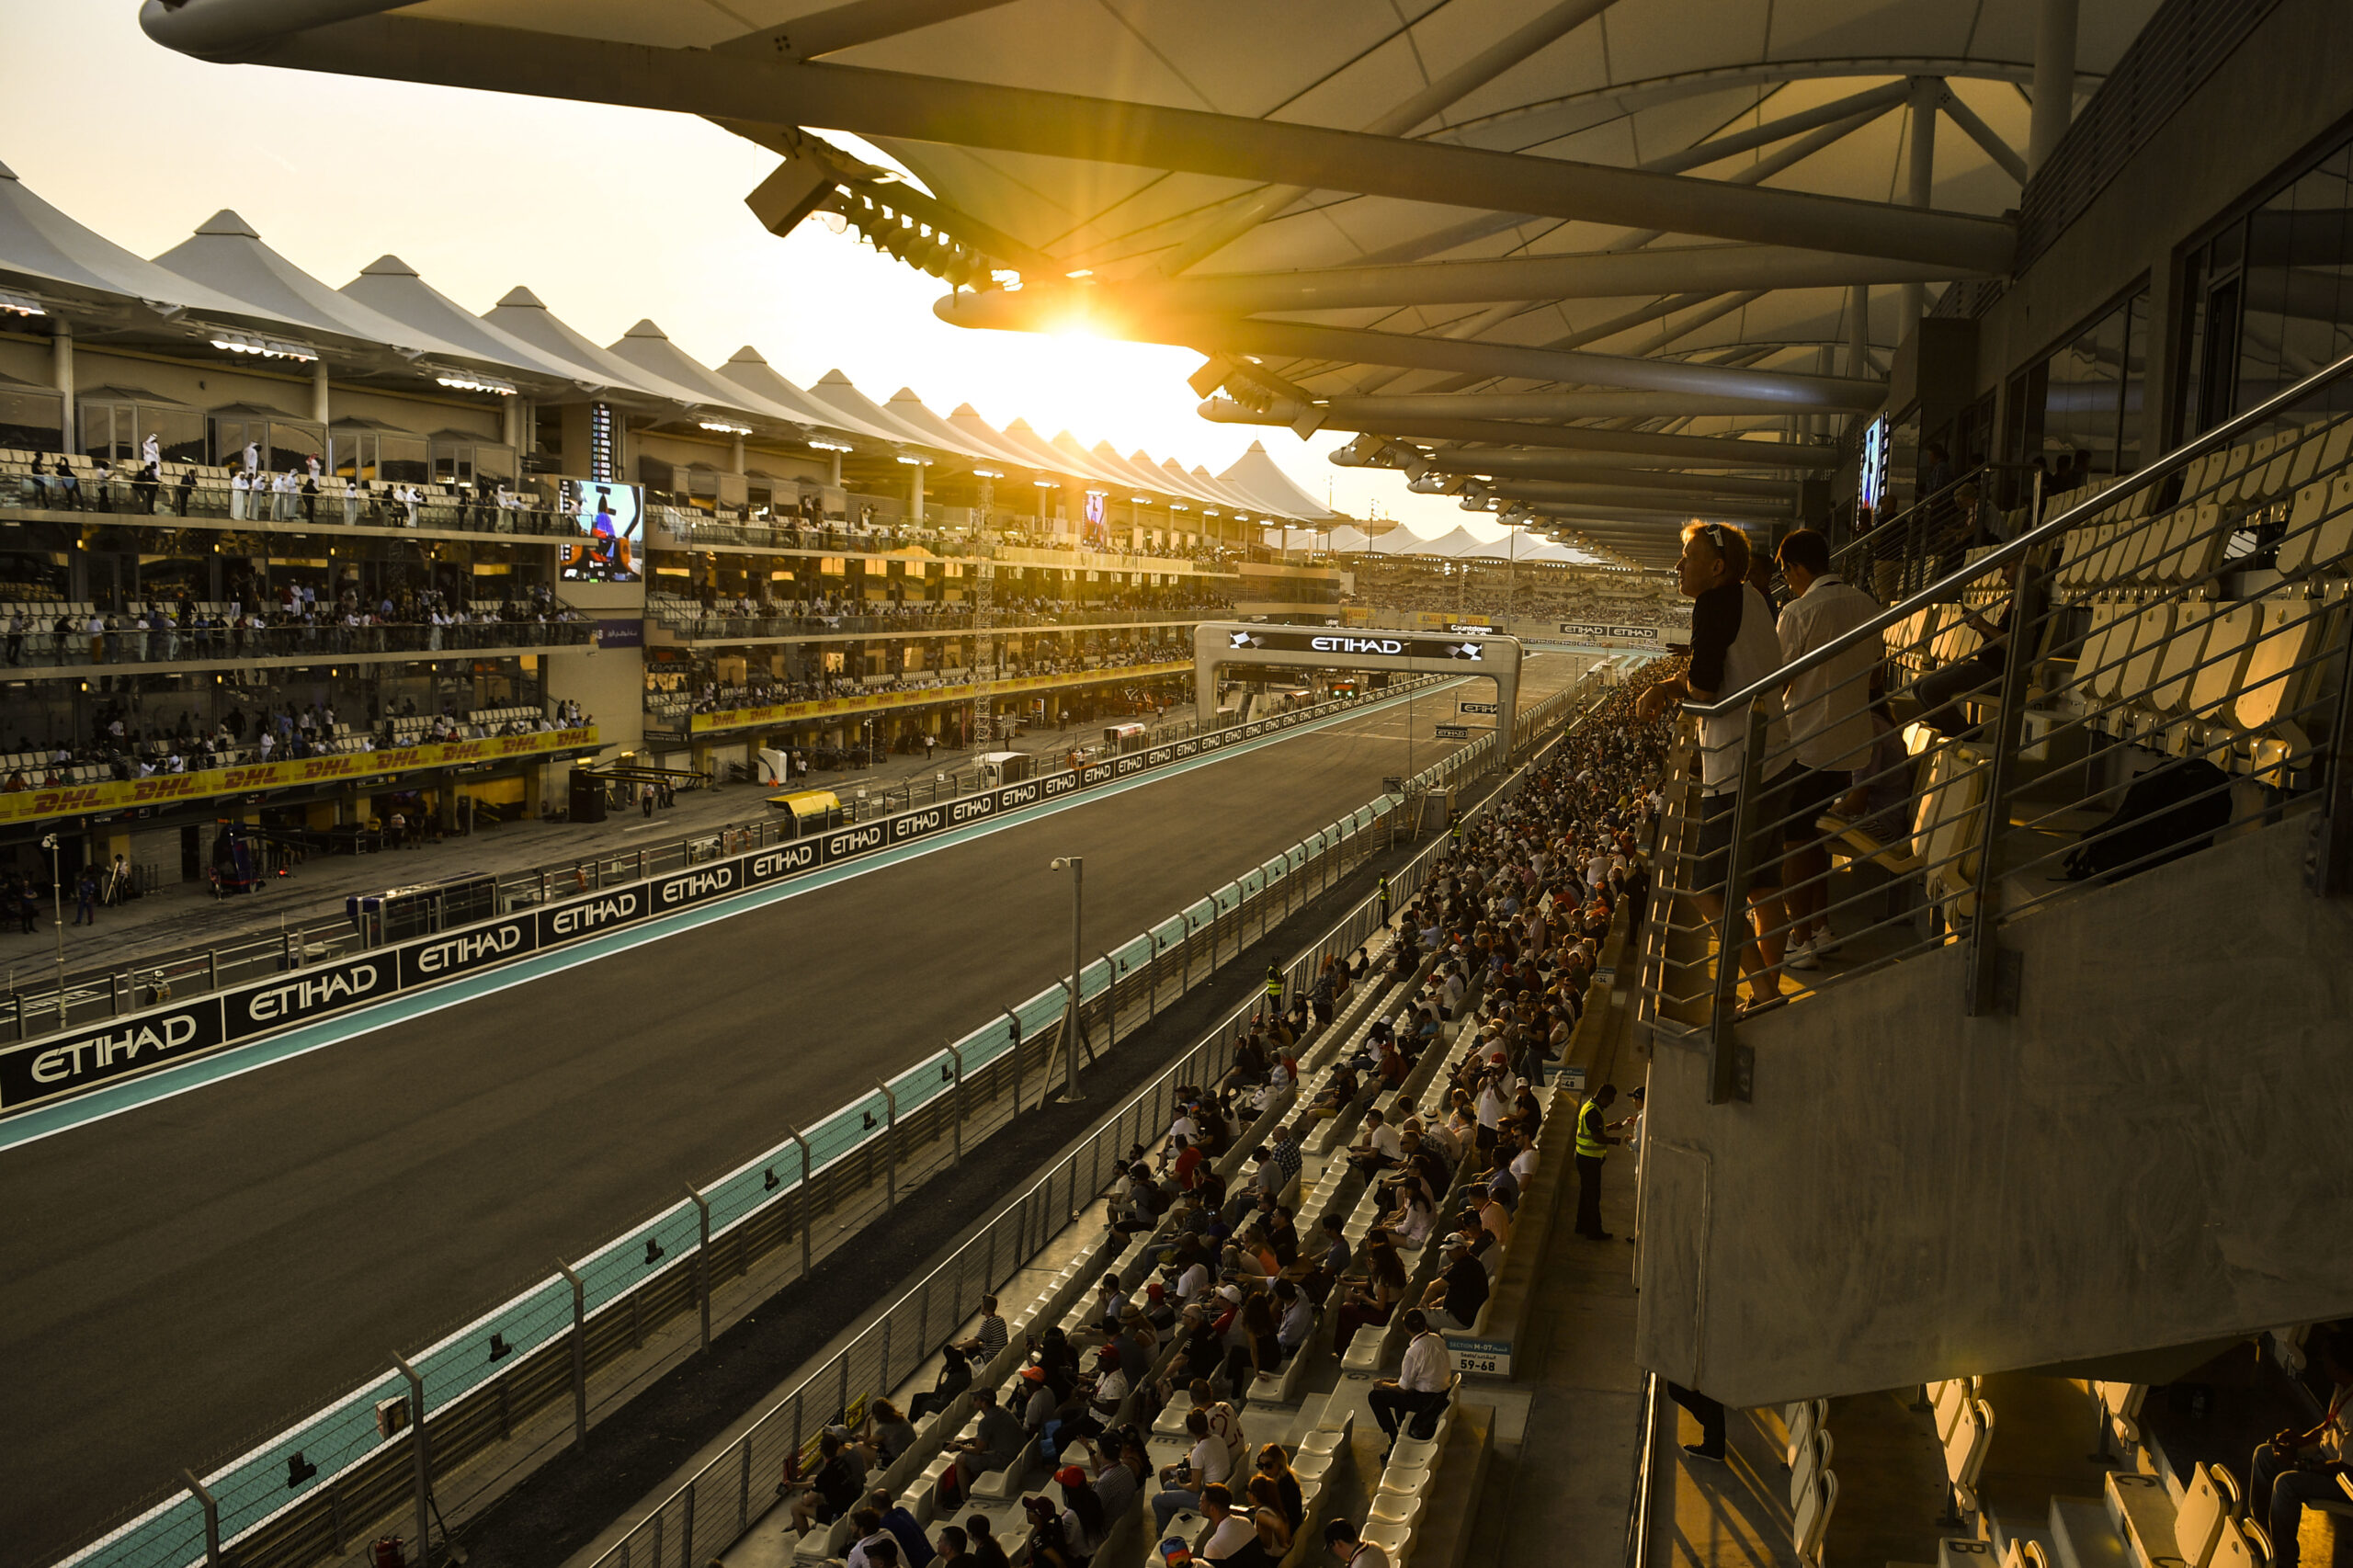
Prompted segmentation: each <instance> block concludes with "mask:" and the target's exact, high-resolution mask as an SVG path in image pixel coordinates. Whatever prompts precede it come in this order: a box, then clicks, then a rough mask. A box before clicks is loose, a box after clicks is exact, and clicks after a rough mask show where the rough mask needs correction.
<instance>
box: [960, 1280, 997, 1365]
mask: <svg viewBox="0 0 2353 1568" xmlns="http://www.w3.org/2000/svg"><path fill="white" fill-rule="evenodd" d="M1007 1338H1008V1336H1007V1335H1006V1329H1005V1319H1004V1318H1002V1317H1000V1316H999V1315H997V1308H996V1298H995V1296H983V1297H982V1298H981V1324H980V1327H979V1328H977V1329H976V1330H974V1331H973V1334H972V1337H971V1338H970V1339H965V1340H960V1341H958V1342H957V1346H956V1347H957V1348H958V1349H959V1350H961V1351H963V1352H964V1353H965V1354H966V1355H968V1356H977V1357H979V1358H981V1360H982V1361H983V1362H985V1361H988V1360H989V1359H990V1358H993V1357H995V1355H996V1353H997V1352H998V1351H1000V1350H1002V1349H1004V1348H1005V1346H1006V1342H1007Z"/></svg>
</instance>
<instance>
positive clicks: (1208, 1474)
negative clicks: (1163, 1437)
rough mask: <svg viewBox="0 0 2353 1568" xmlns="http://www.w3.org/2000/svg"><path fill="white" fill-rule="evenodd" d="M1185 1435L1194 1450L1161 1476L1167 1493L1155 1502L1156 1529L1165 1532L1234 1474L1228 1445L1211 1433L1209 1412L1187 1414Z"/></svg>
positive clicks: (1153, 1505)
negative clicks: (1207, 1492)
mask: <svg viewBox="0 0 2353 1568" xmlns="http://www.w3.org/2000/svg"><path fill="white" fill-rule="evenodd" d="M1185 1431H1186V1434H1187V1436H1188V1437H1189V1438H1190V1440H1191V1442H1192V1445H1193V1447H1192V1449H1191V1451H1189V1452H1188V1453H1187V1454H1186V1456H1185V1457H1184V1458H1183V1459H1181V1460H1178V1461H1177V1462H1176V1463H1175V1464H1172V1465H1169V1466H1167V1467H1166V1468H1165V1469H1163V1470H1162V1471H1161V1472H1160V1479H1161V1481H1162V1483H1164V1484H1165V1486H1166V1488H1167V1490H1165V1491H1164V1492H1162V1493H1161V1494H1158V1495H1157V1496H1155V1497H1154V1498H1153V1500H1152V1515H1153V1521H1154V1523H1153V1528H1154V1529H1160V1530H1165V1529H1166V1528H1168V1521H1169V1520H1171V1519H1173V1518H1175V1517H1176V1516H1177V1515H1179V1514H1181V1513H1183V1512H1184V1511H1185V1510H1186V1509H1188V1508H1198V1507H1199V1506H1201V1493H1202V1490H1203V1489H1204V1488H1206V1487H1209V1486H1212V1485H1222V1484H1223V1483H1224V1482H1225V1479H1226V1477H1228V1476H1230V1475H1232V1474H1233V1455H1232V1454H1230V1453H1228V1452H1227V1451H1226V1447H1225V1444H1224V1443H1222V1441H1220V1440H1219V1439H1218V1437H1216V1436H1215V1435H1214V1434H1212V1433H1211V1431H1210V1418H1209V1413H1208V1412H1207V1411H1205V1410H1200V1409H1194V1410H1190V1411H1188V1412H1187V1413H1186V1415H1185Z"/></svg>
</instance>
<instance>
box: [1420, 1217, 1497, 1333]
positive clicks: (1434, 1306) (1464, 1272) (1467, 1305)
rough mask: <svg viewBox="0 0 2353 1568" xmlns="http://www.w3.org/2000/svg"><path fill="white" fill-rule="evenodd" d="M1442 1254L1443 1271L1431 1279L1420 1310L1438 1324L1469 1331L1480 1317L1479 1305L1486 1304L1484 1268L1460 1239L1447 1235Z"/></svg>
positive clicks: (1450, 1328)
mask: <svg viewBox="0 0 2353 1568" xmlns="http://www.w3.org/2000/svg"><path fill="white" fill-rule="evenodd" d="M1444 1256H1445V1259H1446V1272H1445V1273H1444V1274H1442V1275H1440V1276H1439V1277H1438V1278H1436V1279H1433V1280H1431V1281H1430V1288H1429V1291H1428V1293H1427V1294H1426V1295H1425V1296H1423V1298H1422V1314H1423V1316H1425V1317H1426V1318H1427V1319H1429V1321H1431V1322H1432V1323H1435V1324H1438V1327H1440V1328H1443V1329H1447V1330H1449V1331H1451V1332H1453V1333H1455V1334H1468V1333H1470V1332H1471V1327H1472V1324H1475V1323H1477V1322H1478V1321H1479V1309H1480V1308H1482V1307H1483V1306H1485V1305H1486V1304H1487V1295H1488V1292H1489V1290H1490V1287H1489V1285H1488V1282H1487V1271H1486V1270H1485V1269H1484V1268H1483V1267H1480V1266H1479V1260H1478V1259H1477V1258H1474V1257H1472V1256H1471V1248H1470V1247H1469V1245H1467V1244H1465V1243H1463V1242H1462V1241H1461V1240H1459V1239H1455V1238H1449V1240H1448V1241H1447V1244H1446V1251H1445V1254H1444Z"/></svg>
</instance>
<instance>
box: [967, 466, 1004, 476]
mask: <svg viewBox="0 0 2353 1568" xmlns="http://www.w3.org/2000/svg"><path fill="white" fill-rule="evenodd" d="M972 477H973V478H974V479H1003V478H1004V477H1005V473H1004V472H1003V471H1002V470H999V469H994V468H976V469H974V470H973V471H972Z"/></svg>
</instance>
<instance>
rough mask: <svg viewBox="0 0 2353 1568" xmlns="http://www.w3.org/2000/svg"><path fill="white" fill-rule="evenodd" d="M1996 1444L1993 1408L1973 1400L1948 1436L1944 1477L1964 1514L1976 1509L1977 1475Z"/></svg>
mask: <svg viewBox="0 0 2353 1568" xmlns="http://www.w3.org/2000/svg"><path fill="white" fill-rule="evenodd" d="M1993 1446H1994V1407H1993V1406H1992V1405H1990V1404H1988V1403H1985V1402H1984V1400H1982V1399H1972V1400H1971V1401H1970V1402H1969V1403H1968V1404H1967V1406H1966V1407H1965V1408H1964V1409H1963V1410H1962V1411H1961V1420H1960V1421H1959V1422H1958V1423H1956V1424H1955V1426H1953V1430H1952V1435H1951V1436H1950V1437H1947V1438H1946V1439H1945V1479H1946V1480H1947V1481H1948V1482H1949V1483H1951V1484H1952V1500H1953V1506H1954V1507H1955V1508H1956V1509H1958V1510H1960V1511H1961V1512H1962V1513H1964V1514H1973V1513H1975V1512H1977V1506H1978V1503H1977V1477H1978V1475H1979V1473H1980V1472H1981V1471H1984V1468H1985V1456H1986V1454H1987V1453H1988V1452H1989V1451H1991V1449H1992V1448H1993Z"/></svg>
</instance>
